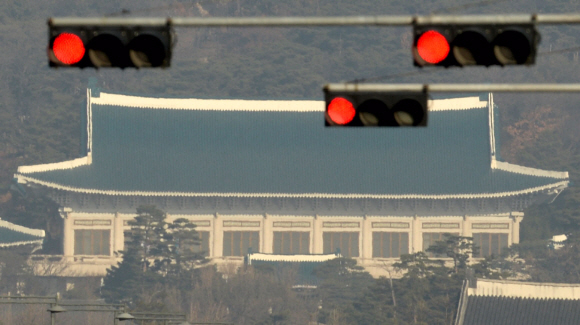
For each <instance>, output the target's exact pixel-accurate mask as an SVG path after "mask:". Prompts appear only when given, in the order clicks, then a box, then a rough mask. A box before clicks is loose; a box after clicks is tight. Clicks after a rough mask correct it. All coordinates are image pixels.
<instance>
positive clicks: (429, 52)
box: [417, 30, 449, 64]
mask: <svg viewBox="0 0 580 325" xmlns="http://www.w3.org/2000/svg"><path fill="white" fill-rule="evenodd" d="M417 53H418V54H419V56H420V57H421V59H423V60H425V61H426V62H427V63H431V64H437V63H439V62H441V61H443V60H445V58H447V55H448V54H449V42H448V41H447V38H445V36H443V34H441V33H439V32H437V31H434V30H429V31H426V32H425V33H423V34H421V36H420V37H419V39H418V40H417Z"/></svg>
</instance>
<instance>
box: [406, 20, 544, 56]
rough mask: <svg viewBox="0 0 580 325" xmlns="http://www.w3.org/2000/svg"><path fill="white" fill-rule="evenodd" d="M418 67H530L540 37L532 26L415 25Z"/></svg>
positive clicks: (528, 24) (414, 45)
mask: <svg viewBox="0 0 580 325" xmlns="http://www.w3.org/2000/svg"><path fill="white" fill-rule="evenodd" d="M413 36H414V41H413V57H414V60H415V65H416V66H420V67H422V66H428V65H433V66H444V67H449V66H468V65H483V66H491V65H501V66H504V65H531V64H534V63H535V60H536V52H537V46H538V43H539V42H540V35H539V33H538V32H537V30H536V28H535V25H534V24H533V23H525V24H472V25H470V24H452V25H439V24H433V25H420V24H414V25H413Z"/></svg>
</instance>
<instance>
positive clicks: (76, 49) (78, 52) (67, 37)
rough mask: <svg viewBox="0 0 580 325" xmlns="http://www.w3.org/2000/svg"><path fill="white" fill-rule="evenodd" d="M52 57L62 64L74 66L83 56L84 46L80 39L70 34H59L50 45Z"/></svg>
mask: <svg viewBox="0 0 580 325" xmlns="http://www.w3.org/2000/svg"><path fill="white" fill-rule="evenodd" d="M52 52H53V53H54V56H55V57H56V58H57V60H58V61H60V62H61V63H63V64H67V65H70V64H75V63H78V62H80V61H81V60H82V58H83V56H84V55H85V45H84V44H83V41H82V40H81V38H80V37H79V36H77V35H75V34H71V33H61V34H59V35H58V36H57V37H55V38H54V41H53V43H52Z"/></svg>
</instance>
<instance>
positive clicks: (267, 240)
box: [260, 213, 274, 254]
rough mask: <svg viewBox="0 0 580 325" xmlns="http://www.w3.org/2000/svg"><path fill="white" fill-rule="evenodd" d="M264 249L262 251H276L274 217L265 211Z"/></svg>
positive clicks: (263, 226) (269, 252)
mask: <svg viewBox="0 0 580 325" xmlns="http://www.w3.org/2000/svg"><path fill="white" fill-rule="evenodd" d="M262 222H263V224H262V236H260V237H261V238H262V243H263V244H262V249H261V250H260V252H262V253H268V254H272V252H273V251H274V243H273V242H274V232H273V231H272V218H271V217H270V216H269V215H268V214H267V213H264V218H263V219H262Z"/></svg>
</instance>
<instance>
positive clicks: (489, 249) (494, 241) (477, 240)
mask: <svg viewBox="0 0 580 325" xmlns="http://www.w3.org/2000/svg"><path fill="white" fill-rule="evenodd" d="M473 244H474V245H475V246H477V248H478V252H477V254H473V257H486V256H490V255H496V256H498V255H500V254H501V253H502V252H503V251H504V249H505V248H507V247H508V234H492V233H476V234H473Z"/></svg>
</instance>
